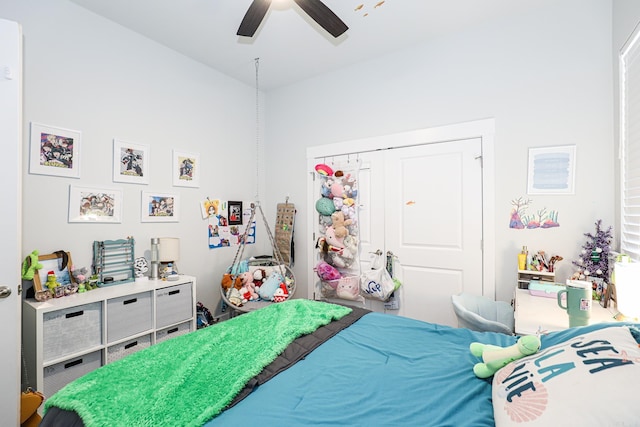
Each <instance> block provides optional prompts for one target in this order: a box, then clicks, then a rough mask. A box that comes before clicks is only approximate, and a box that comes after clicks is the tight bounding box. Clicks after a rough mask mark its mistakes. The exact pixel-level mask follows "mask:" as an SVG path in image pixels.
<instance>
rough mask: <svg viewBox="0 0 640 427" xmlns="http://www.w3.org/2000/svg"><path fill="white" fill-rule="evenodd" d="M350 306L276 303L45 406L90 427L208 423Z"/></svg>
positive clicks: (126, 363) (96, 377)
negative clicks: (292, 347)
mask: <svg viewBox="0 0 640 427" xmlns="http://www.w3.org/2000/svg"><path fill="white" fill-rule="evenodd" d="M350 311H351V309H350V308H347V307H343V306H339V305H334V304H327V303H322V302H317V301H310V300H304V299H295V300H289V301H285V302H282V303H278V304H271V305H269V306H267V307H265V308H262V309H260V310H256V311H252V312H250V313H247V314H243V315H241V316H238V317H235V318H233V319H231V320H228V321H226V322H223V323H220V324H217V325H215V326H212V327H209V328H204V329H200V330H198V331H196V332H193V333H190V334H186V335H182V336H179V337H176V338H173V339H170V340H167V341H165V342H162V343H160V344H158V345H154V346H151V347H149V348H146V349H144V350H141V351H139V352H137V353H134V354H132V355H130V356H128V357H126V358H124V359H121V360H118V361H116V362H113V363H111V364H108V365H105V366H103V367H101V368H100V369H97V370H95V371H93V372H90V373H88V374H87V375H85V376H83V377H81V378H79V379H77V380H75V381H73V382H71V383H69V384H67V385H66V386H65V387H64V388H62V389H61V390H60V391H59V392H58V393H56V394H54V395H53V396H51V397H50V398H49V399H47V400H46V402H45V410H46V409H47V408H49V407H51V406H57V407H59V408H61V409H66V410H73V411H76V412H77V413H78V414H79V415H80V417H81V418H82V420H83V421H84V423H85V425H86V426H87V427H90V426H142V425H144V426H154V427H156V426H171V427H174V426H178V425H179V426H200V425H202V424H203V423H205V422H206V421H207V420H209V419H211V418H212V417H214V416H216V415H218V414H219V413H220V412H221V411H222V410H223V409H224V408H225V407H226V405H227V404H228V403H229V402H231V400H232V399H233V397H234V396H235V395H236V394H237V393H238V392H239V391H240V390H241V389H242V388H243V386H244V384H245V383H246V382H247V381H248V380H249V379H251V378H252V377H254V376H255V375H257V374H258V373H259V372H260V371H261V370H262V368H264V367H265V366H266V365H268V364H269V363H271V362H272V361H273V360H274V359H275V358H276V357H277V356H278V354H280V353H281V352H282V351H283V350H284V349H285V348H286V347H287V345H288V344H289V343H291V342H292V341H293V340H294V339H296V338H297V337H299V336H302V335H304V334H308V333H310V332H313V331H314V330H316V329H317V328H318V327H320V326H323V325H326V324H328V323H330V322H331V321H332V320H335V319H340V318H342V317H344V316H345V315H347V314H348V313H349V312H350Z"/></svg>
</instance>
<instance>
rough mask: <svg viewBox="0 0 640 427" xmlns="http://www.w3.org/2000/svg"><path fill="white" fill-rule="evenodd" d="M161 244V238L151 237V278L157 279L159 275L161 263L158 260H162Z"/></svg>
mask: <svg viewBox="0 0 640 427" xmlns="http://www.w3.org/2000/svg"><path fill="white" fill-rule="evenodd" d="M159 244H160V239H158V238H157V237H152V238H151V279H157V278H158V277H159V271H160V269H159V265H158V262H159V260H160V252H159V248H158V245H159Z"/></svg>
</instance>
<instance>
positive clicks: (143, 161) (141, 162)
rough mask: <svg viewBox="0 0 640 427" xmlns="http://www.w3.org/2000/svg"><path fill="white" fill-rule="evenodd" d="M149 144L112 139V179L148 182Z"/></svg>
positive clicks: (138, 182) (137, 182)
mask: <svg viewBox="0 0 640 427" xmlns="http://www.w3.org/2000/svg"><path fill="white" fill-rule="evenodd" d="M149 151H150V149H149V146H148V145H144V144H135V143H133V142H127V141H122V140H119V139H114V140H113V181H114V182H129V183H133V184H148V183H149Z"/></svg>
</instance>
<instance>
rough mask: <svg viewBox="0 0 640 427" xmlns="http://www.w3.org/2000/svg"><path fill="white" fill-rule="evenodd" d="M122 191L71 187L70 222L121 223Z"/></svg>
mask: <svg viewBox="0 0 640 427" xmlns="http://www.w3.org/2000/svg"><path fill="white" fill-rule="evenodd" d="M121 218H122V191H121V190H116V189H105V188H90V187H79V186H75V185H71V186H69V222H106V223H119V222H121Z"/></svg>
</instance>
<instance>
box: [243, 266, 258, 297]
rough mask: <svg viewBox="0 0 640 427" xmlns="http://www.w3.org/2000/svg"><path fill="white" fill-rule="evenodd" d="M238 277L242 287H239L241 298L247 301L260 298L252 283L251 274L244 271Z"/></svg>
mask: <svg viewBox="0 0 640 427" xmlns="http://www.w3.org/2000/svg"><path fill="white" fill-rule="evenodd" d="M240 279H241V280H242V287H241V288H240V294H241V295H242V298H243V299H245V300H247V301H256V300H258V299H260V295H258V294H257V293H256V285H254V284H253V274H251V273H250V272H248V271H245V272H244V273H242V274H241V275H240Z"/></svg>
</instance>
